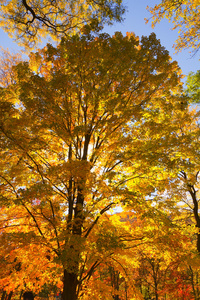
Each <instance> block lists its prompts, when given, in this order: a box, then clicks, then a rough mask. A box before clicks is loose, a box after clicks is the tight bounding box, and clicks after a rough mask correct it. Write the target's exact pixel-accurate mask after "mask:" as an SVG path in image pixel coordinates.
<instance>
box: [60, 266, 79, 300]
mask: <svg viewBox="0 0 200 300" xmlns="http://www.w3.org/2000/svg"><path fill="white" fill-rule="evenodd" d="M63 283H64V287H63V294H62V298H63V300H77V299H78V295H77V286H78V280H77V275H76V274H73V273H69V272H68V271H67V270H64V280H63Z"/></svg>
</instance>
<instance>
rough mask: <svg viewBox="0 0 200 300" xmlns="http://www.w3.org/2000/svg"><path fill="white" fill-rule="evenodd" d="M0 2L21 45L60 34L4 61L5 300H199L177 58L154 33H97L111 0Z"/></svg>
mask: <svg viewBox="0 0 200 300" xmlns="http://www.w3.org/2000/svg"><path fill="white" fill-rule="evenodd" d="M1 7H3V9H4V12H6V13H5V14H4V16H3V15H1V18H2V20H4V21H5V20H9V21H11V23H12V24H14V31H13V32H11V35H12V34H14V35H15V36H16V37H22V39H21V40H20V41H22V42H23V41H25V46H26V47H27V46H28V45H30V43H35V42H37V39H39V38H40V37H41V33H42V32H43V33H44V34H45V35H46V34H47V35H48V34H49V35H53V36H54V37H55V38H56V39H59V40H60V42H59V44H58V45H57V46H53V45H52V44H47V45H46V46H45V47H44V48H42V49H39V50H37V51H33V52H30V53H29V58H28V59H27V60H25V59H23V58H22V57H20V56H17V55H16V56H14V55H11V54H9V53H7V52H4V56H3V57H2V58H1V72H0V77H1V87H0V108H1V109H0V114H1V115H0V153H1V160H0V210H1V217H0V291H1V292H2V300H4V299H7V300H8V298H9V297H11V296H12V295H15V297H16V299H17V297H20V294H21V295H22V293H23V292H24V291H25V290H28V291H32V292H34V293H35V295H36V296H37V297H39V298H40V297H46V298H47V297H49V296H52V295H53V297H54V296H55V295H56V294H59V293H61V294H62V299H63V300H79V299H83V300H87V299H94V300H95V299H107V300H109V299H114V300H128V299H129V300H131V299H157V300H158V299H177V300H178V299H198V298H190V297H193V296H194V295H197V292H198V291H199V289H198V286H196V285H195V284H196V283H195V282H194V278H193V283H192V282H191V281H190V278H192V277H191V276H192V275H190V274H193V275H194V274H198V269H196V265H197V263H199V254H198V253H199V252H200V234H199V231H198V230H199V228H200V218H199V216H198V195H197V192H196V187H195V186H196V184H197V182H198V166H199V159H198V132H199V129H198V115H196V112H195V111H191V109H190V110H189V109H188V108H189V107H188V103H189V102H191V101H189V97H191V96H190V95H189V94H185V93H184V92H183V87H182V83H181V79H182V75H181V72H180V69H179V67H178V65H177V63H176V62H173V61H172V60H171V58H170V56H169V53H168V51H167V50H166V49H165V48H164V47H162V46H161V44H160V41H159V40H158V39H157V38H156V36H155V34H154V33H152V34H151V35H150V36H149V37H142V38H141V39H139V38H138V37H137V36H136V35H135V34H133V33H127V35H126V36H123V35H122V34H121V33H120V32H116V33H115V35H114V36H112V37H111V36H109V35H108V34H106V33H99V30H100V27H101V26H102V25H103V24H104V23H105V22H111V21H112V20H116V19H118V20H120V19H121V15H122V12H123V10H124V8H123V7H122V6H121V1H117V0H116V1H68V2H67V4H66V3H65V1H30V3H29V4H28V3H27V2H26V1H21V2H19V3H17V1H2V2H1ZM80 15H81V16H82V18H83V19H80V18H79V16H80ZM5 26H6V25H5ZM73 28H75V29H76V30H75V31H76V32H74V30H72V29H73ZM94 29H95V30H96V32H95V34H94V33H93V32H92V30H94ZM97 32H98V34H97ZM61 36H62V37H61ZM26 49H27V48H26ZM190 200H192V202H191V203H190ZM187 201H188V203H189V207H190V209H191V210H190V211H192V214H189V211H188V210H186V209H185V207H184V206H183V203H184V202H187ZM195 226H196V227H197V228H198V230H196V227H195ZM183 262H184V263H183ZM188 274H189V275H188ZM186 275H187V276H186ZM195 276H196V275H195ZM172 278H177V280H176V281H174V280H172ZM166 295H167V297H168V298H162V297H166ZM179 296H180V297H179ZM182 296H183V297H186V298H181V297H182ZM6 297H7V298H6ZM145 297H146V298H145ZM147 297H149V298H147ZM187 297H189V298H187ZM195 297H196V296H195Z"/></svg>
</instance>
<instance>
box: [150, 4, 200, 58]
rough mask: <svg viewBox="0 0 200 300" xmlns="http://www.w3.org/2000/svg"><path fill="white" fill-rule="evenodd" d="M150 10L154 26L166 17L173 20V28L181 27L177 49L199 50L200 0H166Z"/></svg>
mask: <svg viewBox="0 0 200 300" xmlns="http://www.w3.org/2000/svg"><path fill="white" fill-rule="evenodd" d="M148 10H149V11H150V13H151V14H152V24H153V26H154V25H155V24H156V23H158V22H159V21H160V20H161V19H162V18H165V17H166V18H167V19H169V20H171V21H172V22H173V24H174V26H173V29H176V28H178V29H179V37H178V39H177V41H176V46H175V49H176V50H177V51H180V50H181V49H182V48H190V47H192V48H193V49H194V52H196V51H198V49H199V47H200V43H199V40H200V31H199V11H200V5H199V0H180V1H179V0H178V1H173V0H164V1H161V2H160V3H159V4H157V5H155V6H154V7H151V8H148Z"/></svg>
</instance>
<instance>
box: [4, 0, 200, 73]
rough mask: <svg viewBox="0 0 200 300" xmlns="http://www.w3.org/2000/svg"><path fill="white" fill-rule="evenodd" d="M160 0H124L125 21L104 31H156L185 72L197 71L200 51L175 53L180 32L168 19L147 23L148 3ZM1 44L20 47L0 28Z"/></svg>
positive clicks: (111, 32) (138, 32) (199, 64)
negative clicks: (174, 46)
mask: <svg viewBox="0 0 200 300" xmlns="http://www.w3.org/2000/svg"><path fill="white" fill-rule="evenodd" d="M159 1H161V0H124V4H125V5H126V7H127V9H128V11H127V13H126V15H125V20H124V22H123V23H117V24H115V25H113V26H112V27H108V26H106V27H105V28H104V31H105V32H108V33H109V34H111V35H112V34H114V32H115V31H121V32H122V33H123V34H126V32H127V31H129V32H135V34H136V35H137V36H139V37H141V36H142V35H149V34H150V33H151V32H155V33H156V35H157V38H159V39H160V41H161V44H162V45H163V46H164V47H165V48H166V49H167V50H168V51H169V53H170V55H171V56H172V58H173V60H176V61H177V62H178V64H179V66H180V67H181V69H182V72H183V74H185V75H187V74H188V73H189V72H191V71H193V72H196V71H197V70H198V69H200V62H199V53H197V54H196V55H195V56H194V57H192V55H191V54H190V53H189V50H183V51H182V52H180V53H178V54H174V52H175V51H174V49H173V44H174V42H175V40H176V38H177V36H178V32H177V31H172V30H171V29H170V28H171V26H172V24H170V23H169V22H168V20H162V21H161V23H160V24H157V25H156V27H155V28H154V29H152V28H151V24H150V23H148V24H145V20H144V18H150V16H151V15H150V13H149V12H148V11H147V10H146V7H147V5H149V6H153V5H154V4H156V3H158V2H159ZM0 46H2V47H4V48H9V49H10V50H13V51H15V52H17V51H18V49H19V48H18V47H17V45H16V43H14V42H12V40H11V39H10V38H8V35H7V34H6V33H4V32H3V31H2V30H0Z"/></svg>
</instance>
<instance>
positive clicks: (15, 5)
mask: <svg viewBox="0 0 200 300" xmlns="http://www.w3.org/2000/svg"><path fill="white" fill-rule="evenodd" d="M0 11H1V13H0V26H1V27H2V28H3V30H5V31H6V32H8V34H9V35H10V36H11V37H14V38H15V40H16V41H17V42H18V43H19V44H22V45H25V46H28V47H30V46H34V44H36V43H37V42H40V41H41V38H44V37H46V36H50V37H51V38H53V39H54V40H55V39H56V40H59V41H60V39H61V36H64V35H66V34H69V33H75V32H80V31H81V30H83V31H84V30H95V29H97V28H98V27H99V28H100V27H101V26H102V25H103V24H105V23H108V24H111V23H112V22H113V21H121V20H122V15H123V13H124V7H123V6H122V0H111V1H107V0H103V1H102V0H101V1H99V0H97V1H95V0H78V1H77V0H76V1H75V0H68V1H60V0H56V1H50V0H47V1H44V0H41V1H35V0H31V1H26V0H20V1H17V0H16V1H9V0H5V1H1V4H0ZM85 26H86V27H85Z"/></svg>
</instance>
